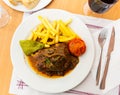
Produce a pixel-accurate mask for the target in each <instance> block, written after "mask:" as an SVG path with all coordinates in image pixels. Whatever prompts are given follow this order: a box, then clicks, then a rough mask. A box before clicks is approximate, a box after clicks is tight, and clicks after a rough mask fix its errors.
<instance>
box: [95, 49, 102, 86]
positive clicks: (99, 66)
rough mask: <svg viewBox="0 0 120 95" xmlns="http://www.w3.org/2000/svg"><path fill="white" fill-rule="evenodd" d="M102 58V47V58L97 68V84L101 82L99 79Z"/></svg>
mask: <svg viewBox="0 0 120 95" xmlns="http://www.w3.org/2000/svg"><path fill="white" fill-rule="evenodd" d="M101 60H102V49H101V54H100V60H99V64H98V68H97V75H96V85H98V84H99V80H100V72H101Z"/></svg>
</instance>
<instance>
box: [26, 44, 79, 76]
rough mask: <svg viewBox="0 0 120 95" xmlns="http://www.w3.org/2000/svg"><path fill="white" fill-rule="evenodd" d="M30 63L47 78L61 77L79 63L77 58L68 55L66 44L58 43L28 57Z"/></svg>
mask: <svg viewBox="0 0 120 95" xmlns="http://www.w3.org/2000/svg"><path fill="white" fill-rule="evenodd" d="M28 58H29V60H30V62H31V63H32V64H33V65H34V66H35V67H36V68H37V70H38V71H40V72H43V73H45V74H47V75H49V76H52V75H58V76H63V75H65V73H66V72H67V71H69V70H71V69H73V68H74V67H75V66H76V64H77V63H78V62H79V60H78V57H75V56H73V55H71V54H70V52H69V50H68V45H67V43H59V44H57V45H53V46H51V47H50V48H46V49H42V50H39V51H38V52H36V53H35V54H33V55H31V56H28Z"/></svg>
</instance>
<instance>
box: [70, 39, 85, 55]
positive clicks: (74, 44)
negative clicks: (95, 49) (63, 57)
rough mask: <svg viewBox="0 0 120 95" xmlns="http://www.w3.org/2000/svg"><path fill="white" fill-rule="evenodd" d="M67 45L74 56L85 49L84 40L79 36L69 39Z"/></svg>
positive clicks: (80, 53)
mask: <svg viewBox="0 0 120 95" xmlns="http://www.w3.org/2000/svg"><path fill="white" fill-rule="evenodd" d="M68 47H69V50H70V52H71V53H72V54H73V55H74V56H80V55H82V54H83V53H84V52H85V51H86V45H85V42H84V41H83V40H82V39H80V38H74V39H72V40H71V41H69V44H68Z"/></svg>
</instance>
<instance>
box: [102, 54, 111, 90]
mask: <svg viewBox="0 0 120 95" xmlns="http://www.w3.org/2000/svg"><path fill="white" fill-rule="evenodd" d="M109 61H110V55H109V56H107V62H106V65H105V69H104V73H103V77H102V81H101V84H100V89H105V84H106V77H107V73H108V67H109V63H110V62H109Z"/></svg>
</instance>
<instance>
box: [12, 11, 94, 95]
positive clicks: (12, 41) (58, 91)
mask: <svg viewBox="0 0 120 95" xmlns="http://www.w3.org/2000/svg"><path fill="white" fill-rule="evenodd" d="M44 11H59V12H63V13H65V14H66V13H67V14H70V15H71V16H74V14H72V13H70V12H68V11H65V10H60V9H43V10H41V11H38V12H36V13H34V14H32V15H30V16H29V17H28V18H27V19H29V18H31V17H32V16H33V15H36V14H39V13H40V12H44ZM74 17H75V18H77V19H79V18H78V17H76V16H74ZM27 19H26V20H25V21H27ZM25 21H23V22H22V23H21V24H20V25H19V26H18V28H17V29H16V31H18V29H19V27H20V26H21V25H22V24H23V23H24V22H25ZM81 22H82V21H81ZM82 23H83V22H82ZM84 25H85V24H84ZM85 27H86V28H87V26H86V25H85ZM87 29H88V28H87ZM16 31H15V33H16ZM88 31H89V30H88ZM15 33H14V34H13V38H12V41H11V47H10V55H11V59H12V42H13V39H14V35H15ZM89 35H90V36H91V39H92V44H93V47H94V48H95V46H94V40H93V37H92V35H91V33H89ZM93 55H94V57H95V50H94V52H93ZM93 62H94V58H93V59H92V63H91V66H90V68H89V72H90V70H91V68H92V65H93ZM12 64H13V59H12ZM13 65H14V64H13ZM15 71H16V72H17V70H16V69H15ZM89 72H87V74H86V76H85V77H84V79H85V78H86V77H87V76H88V74H89ZM21 78H22V77H21ZM22 79H23V78H22ZM84 79H83V80H82V81H84ZM82 81H81V82H82ZM81 82H79V83H78V84H76V85H75V86H77V85H79V84H80V83H81ZM25 83H26V82H25ZM75 86H74V87H75ZM30 87H32V86H31V85H30ZM74 87H70V88H69V89H67V90H70V89H72V88H74ZM33 88H34V87H33ZM34 89H36V88H34ZM37 90H39V91H41V92H46V91H45V90H43V91H42V90H40V89H37ZM67 90H66V89H65V90H60V91H55V92H54V91H47V93H60V92H64V91H67Z"/></svg>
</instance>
